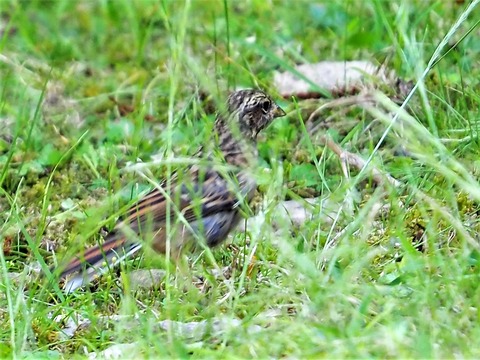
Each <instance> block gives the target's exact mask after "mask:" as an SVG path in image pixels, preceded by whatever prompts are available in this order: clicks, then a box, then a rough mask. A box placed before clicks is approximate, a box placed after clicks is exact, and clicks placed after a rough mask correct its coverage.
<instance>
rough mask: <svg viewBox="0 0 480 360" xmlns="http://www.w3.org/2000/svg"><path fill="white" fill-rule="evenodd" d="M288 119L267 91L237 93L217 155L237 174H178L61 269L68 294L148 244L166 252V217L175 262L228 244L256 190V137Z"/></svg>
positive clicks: (223, 118) (222, 119) (223, 121)
mask: <svg viewBox="0 0 480 360" xmlns="http://www.w3.org/2000/svg"><path fill="white" fill-rule="evenodd" d="M284 115H285V112H284V111H283V110H282V109H281V108H280V107H279V106H278V105H277V104H276V103H275V102H274V101H273V100H272V99H271V98H270V96H268V95H267V94H265V93H264V92H263V91H260V90H240V91H236V92H234V93H232V94H231V95H230V96H229V98H228V102H227V111H226V113H225V114H222V115H218V116H217V119H216V121H215V133H216V136H215V138H216V144H217V146H216V149H215V152H216V151H217V150H219V151H220V154H221V156H222V157H223V159H224V161H225V163H226V164H227V165H229V166H231V169H232V170H231V171H229V172H228V174H224V172H219V171H216V170H214V169H213V168H211V167H205V166H204V167H202V166H200V165H194V166H191V167H189V169H188V171H187V172H186V173H185V174H184V173H182V174H176V175H175V176H174V178H172V181H171V182H170V185H171V186H170V188H161V189H159V188H155V189H154V190H152V191H151V192H150V193H149V194H147V195H146V196H144V197H143V198H142V199H140V200H139V201H138V203H136V204H135V205H134V206H132V207H131V208H130V209H129V210H128V211H127V213H126V215H125V218H124V219H123V220H122V221H120V222H119V223H118V224H117V225H116V226H115V228H114V230H113V231H112V232H111V233H110V234H108V235H107V237H106V239H105V242H104V243H102V244H101V245H98V246H95V247H92V248H90V249H87V250H86V251H85V252H84V253H83V254H82V255H80V256H79V257H77V258H75V259H74V260H72V261H71V262H70V263H68V264H67V265H66V266H64V267H62V268H61V274H60V278H61V279H62V280H64V288H65V290H66V291H73V290H75V289H76V288H78V287H80V286H82V285H84V284H85V283H88V282H90V281H91V280H92V279H93V278H94V277H95V276H96V275H98V274H101V273H104V272H106V271H108V269H109V268H111V267H113V266H115V265H116V264H117V263H118V262H119V261H122V260H124V259H125V258H129V257H131V256H133V255H134V254H135V253H136V252H137V251H138V250H140V249H141V248H142V245H143V244H145V243H149V244H150V245H151V246H152V248H153V249H154V250H155V251H157V252H159V253H162V254H165V253H166V252H167V243H168V241H167V231H166V223H167V213H169V214H170V224H171V229H170V232H169V239H170V242H169V243H170V255H171V257H172V258H174V259H176V258H177V257H178V256H179V255H180V253H181V251H182V249H183V248H185V247H186V246H187V245H188V244H189V243H194V244H195V243H198V241H202V239H204V241H205V243H206V245H208V246H210V247H213V246H216V245H218V244H220V243H221V242H222V241H224V240H225V238H226V237H227V235H228V233H229V232H230V231H231V230H232V229H233V228H235V226H236V225H237V224H238V222H239V220H240V219H241V211H240V209H241V207H242V206H243V204H245V203H248V202H249V201H250V200H251V199H252V197H253V194H254V192H255V188H256V184H255V181H254V179H253V178H252V177H251V176H248V173H247V172H246V169H248V168H250V167H251V166H252V165H254V164H252V162H254V160H255V158H256V156H257V151H256V146H255V142H256V137H257V135H258V133H259V132H260V131H261V130H263V129H264V128H266V127H267V126H268V125H269V124H270V123H271V122H272V120H273V119H274V118H276V117H281V116H284ZM167 204H169V206H167ZM168 208H169V209H168ZM145 237H147V238H145ZM140 238H142V239H143V240H144V241H145V242H141V241H139V239H140Z"/></svg>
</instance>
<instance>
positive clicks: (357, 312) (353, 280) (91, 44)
mask: <svg viewBox="0 0 480 360" xmlns="http://www.w3.org/2000/svg"><path fill="white" fill-rule="evenodd" d="M467 7H468V4H462V2H461V1H443V0H438V1H413V0H412V1H400V0H399V1H381V0H366V1H361V0H358V1H353V0H352V1H325V2H324V3H313V2H306V1H305V2H301V1H288V0H285V1H274V2H269V1H260V0H258V1H256V0H250V1H245V2H240V1H235V2H233V1H232V2H228V1H224V2H222V1H213V0H211V1H207V0H202V1H200V0H198V1H190V2H189V1H187V2H182V1H143V0H138V1H127V0H119V1H103V0H102V1H83V2H74V1H68V0H65V1H40V0H38V1H33V0H32V1H13V0H12V1H8V0H4V1H2V2H0V241H1V243H0V245H1V246H2V250H3V251H1V252H0V279H1V283H0V358H9V357H14V358H25V357H26V358H68V357H72V356H77V357H80V356H84V355H85V354H86V353H87V352H100V351H102V350H104V349H106V348H109V347H110V346H112V345H114V344H130V343H134V344H135V345H134V347H133V348H129V349H126V348H125V349H124V350H123V352H122V357H145V358H146V357H175V358H179V357H187V356H192V357H209V358H213V357H215V358H243V357H249V358H250V357H255V358H266V357H274V358H279V357H299V358H306V357H310V358H314V357H315V358H316V357H326V358H343V357H354V358H360V357H362V358H386V357H395V358H398V357H401V358H404V357H405V358H413V357H415V358H432V357H436V358H440V357H441V358H446V357H471V358H473V357H478V356H479V355H480V345H479V343H478V339H479V338H480V325H479V324H480V321H479V320H480V310H479V307H478V299H479V298H478V297H479V296H480V293H479V286H478V284H479V283H480V244H479V242H478V230H479V229H480V226H479V216H478V214H479V207H478V202H479V200H480V186H479V183H478V178H479V176H480V170H479V164H480V162H479V160H478V154H479V151H480V147H479V145H480V141H479V138H478V133H479V126H480V122H479V119H478V115H479V111H478V108H479V105H478V104H479V101H480V86H479V84H480V83H479V79H480V70H479V69H480V66H479V59H480V56H479V53H480V38H479V37H478V36H477V35H478V29H476V28H475V27H476V25H477V19H478V18H479V15H480V13H479V11H480V8H479V7H478V6H477V7H476V8H475V9H474V10H473V12H472V13H471V14H470V15H469V16H468V17H467V18H465V19H462V20H461V21H459V22H458V23H457V24H458V26H457V27H454V24H455V23H456V22H457V20H458V19H459V18H460V17H461V16H462V15H465V10H466V9H467ZM449 32H450V33H449ZM447 34H448V36H447ZM443 40H445V41H446V46H445V47H443V48H442V49H441V51H442V52H441V53H440V54H439V55H441V56H440V57H438V58H437V59H440V61H438V62H435V64H432V63H430V65H434V66H433V67H432V68H431V69H430V71H428V72H427V73H425V74H424V72H425V70H426V69H429V68H430V66H428V64H429V60H430V59H431V56H432V55H433V54H434V52H435V50H436V49H437V46H438V45H439V44H440V43H441V42H442V41H443ZM449 49H452V50H451V51H448V50H449ZM323 60H369V61H372V62H375V63H377V64H380V63H384V64H385V65H386V66H388V67H389V68H390V69H392V70H394V71H395V74H396V75H395V76H396V77H397V78H398V79H399V81H400V82H401V83H405V84H406V83H407V82H408V81H412V83H413V84H414V85H418V88H417V91H416V92H415V93H414V95H413V97H412V98H411V99H409V101H408V104H406V107H405V111H399V109H398V106H397V105H395V104H394V103H393V102H391V101H390V100H388V99H387V98H385V97H382V96H380V95H379V93H375V95H374V96H375V97H376V99H377V102H375V103H368V104H357V105H354V106H340V105H339V106H332V107H330V108H328V109H326V110H324V111H322V112H321V117H322V119H323V118H325V119H327V118H328V119H329V121H328V126H323V127H322V126H320V127H318V126H317V127H316V129H317V130H316V132H315V133H313V132H310V131H309V129H312V128H313V127H312V126H310V125H312V124H309V123H308V122H307V121H306V120H307V119H308V116H309V114H311V113H312V112H313V111H314V110H315V109H317V108H318V107H319V106H320V105H321V104H324V103H325V102H328V101H331V99H308V100H298V99H284V100H280V102H281V104H282V106H283V107H284V108H285V109H286V110H288V117H286V118H283V119H280V120H278V121H277V122H275V123H274V124H273V125H272V126H271V127H270V128H269V129H268V130H267V131H266V132H265V134H264V135H263V136H262V139H261V141H260V144H259V150H260V155H261V157H262V161H261V169H258V173H259V178H260V179H259V183H260V186H259V188H260V190H261V192H262V193H263V196H262V197H261V198H259V199H258V201H257V202H256V203H255V208H256V210H257V211H259V212H260V213H261V214H262V216H263V217H264V219H265V220H264V221H262V222H260V223H256V224H255V225H253V226H252V227H249V228H248V231H247V232H244V233H242V232H237V233H236V234H235V235H234V236H233V237H232V238H231V239H229V244H225V245H223V246H221V247H219V248H217V249H214V250H213V251H212V254H211V255H213V257H212V256H209V254H205V253H194V254H192V255H190V256H189V263H188V269H191V271H188V272H182V273H178V274H177V273H176V269H175V268H174V267H173V266H171V265H168V264H165V259H162V258H161V257H158V256H155V255H153V254H151V253H150V252H148V251H147V252H146V254H145V255H144V256H142V258H141V259H138V260H135V261H132V262H130V263H128V264H125V266H123V267H122V269H120V270H119V271H118V272H114V273H112V274H111V275H108V276H104V277H102V278H101V279H100V280H99V282H98V284H97V285H95V286H94V287H91V288H88V289H85V290H82V291H77V292H75V293H74V294H70V295H65V294H63V293H62V292H61V291H60V290H59V288H58V287H56V286H54V285H53V282H52V281H50V280H51V277H50V275H51V274H50V273H49V271H48V268H49V266H51V265H53V264H57V263H59V262H61V261H62V259H65V258H68V257H69V256H73V254H75V253H77V252H78V251H79V250H80V249H83V248H84V247H85V246H87V245H88V244H93V243H95V242H97V241H101V238H102V237H101V236H102V232H103V230H102V228H105V229H110V228H112V226H113V225H114V223H115V221H116V219H117V218H118V217H119V216H121V214H122V211H123V210H124V209H125V207H126V206H128V203H129V202H130V201H131V200H132V199H134V198H135V197H136V195H137V194H138V193H140V192H142V191H143V190H145V189H146V188H148V186H150V184H149V181H148V179H150V180H153V181H155V182H157V181H158V180H159V179H162V178H164V177H166V176H168V174H169V173H170V172H171V171H173V170H175V167H176V163H175V161H173V160H171V159H172V156H173V155H175V156H176V157H182V158H185V157H188V156H191V155H192V154H194V153H195V151H196V150H197V149H198V147H199V146H201V145H202V143H204V142H205V139H206V138H207V136H208V135H209V132H210V131H211V126H212V123H213V119H214V112H215V111H214V109H215V108H220V107H221V104H222V101H223V100H224V99H225V96H226V94H227V92H228V91H229V90H232V89H234V88H235V87H261V88H263V89H266V90H267V91H268V92H269V93H271V94H272V95H273V96H274V97H275V98H279V95H278V93H277V89H275V87H274V86H273V82H272V79H273V74H274V71H285V70H288V69H292V67H294V66H295V65H296V64H300V63H317V62H319V61H323ZM381 90H382V91H383V92H384V93H386V94H387V95H389V96H391V97H392V98H393V95H392V93H395V91H393V90H391V89H388V88H386V89H385V88H382V89H381ZM372 93H373V92H372ZM340 95H341V94H340ZM337 96H338V94H337ZM349 96H350V95H349ZM392 119H395V121H392ZM314 121H317V122H321V121H322V120H321V119H320V118H317V119H316V120H314ZM318 129H320V130H318ZM324 134H328V136H329V137H330V138H332V139H334V140H335V141H336V142H337V143H338V144H340V145H341V147H342V148H343V149H344V150H348V151H349V152H350V153H354V154H357V155H359V156H360V157H362V158H363V159H368V158H371V163H370V164H371V165H372V166H374V167H375V168H376V169H378V170H379V171H380V172H381V173H383V174H389V175H391V176H393V177H394V178H395V179H397V180H398V181H399V183H397V184H396V185H395V186H392V185H391V184H389V183H386V184H379V183H376V182H374V181H373V180H372V177H371V176H370V173H369V171H362V172H359V171H358V169H356V168H355V167H353V166H349V171H350V174H349V177H348V178H346V177H345V176H344V174H343V173H342V170H341V163H340V160H339V158H338V157H337V156H336V155H335V154H334V153H333V152H332V151H330V150H329V149H328V148H326V147H324V146H323V144H322V143H321V142H320V141H319V136H320V135H324ZM383 137H385V139H383ZM380 140H382V141H381V142H380ZM383 140H385V141H383ZM377 145H379V146H377ZM152 157H153V158H152ZM139 161H142V162H143V163H144V164H143V165H144V166H143V167H141V174H143V175H141V174H139V173H138V172H136V171H132V166H131V164H134V163H137V162H139ZM264 169H268V171H265V170H264ZM155 179H157V180H155ZM307 196H308V197H318V200H317V202H316V203H315V204H314V205H309V208H311V210H312V212H313V214H314V216H313V218H312V219H308V220H306V221H304V222H303V223H302V224H301V225H298V226H291V225H289V224H288V221H279V223H280V224H281V225H285V228H283V227H282V226H279V225H278V222H277V223H276V222H275V220H276V219H275V218H276V216H277V213H276V212H275V210H274V209H275V207H276V206H277V205H278V204H279V202H280V201H283V200H285V199H297V200H299V199H301V198H302V197H307ZM306 206H307V205H306ZM137 268H141V269H148V268H151V269H158V268H161V269H166V271H167V276H166V278H165V279H164V280H163V281H161V282H159V283H158V284H157V285H156V286H154V287H153V288H148V289H137V290H136V289H134V286H133V285H134V284H132V283H131V282H130V281H129V277H128V274H129V273H130V272H131V271H133V270H135V269H137ZM35 269H37V270H39V269H41V270H40V272H42V273H43V272H45V273H47V274H48V275H47V276H44V277H39V276H37V275H36V272H35V271H34V270H35ZM37 272H38V271H37ZM117 274H119V276H117ZM72 319H73V320H72ZM80 320H81V321H87V322H86V323H83V325H82V326H80V327H78V328H77V327H76V326H74V325H72V324H74V323H75V321H80ZM164 320H172V321H176V322H178V323H176V324H177V327H170V328H168V329H167V330H163V329H162V328H161V324H163V325H164V324H166V323H165V322H162V321H164ZM201 321H206V327H205V329H204V330H205V331H203V332H199V333H196V334H194V335H192V334H190V336H188V334H186V333H187V331H186V330H185V329H184V330H185V331H184V332H183V336H182V334H179V331H178V329H179V328H180V327H181V326H182V324H183V325H184V324H186V323H193V322H201ZM65 328H73V329H74V330H75V331H74V333H73V334H66V333H65V331H64V329H65Z"/></svg>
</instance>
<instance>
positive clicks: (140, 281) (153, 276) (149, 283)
mask: <svg viewBox="0 0 480 360" xmlns="http://www.w3.org/2000/svg"><path fill="white" fill-rule="evenodd" d="M128 277H129V281H130V287H131V288H132V290H139V289H151V288H155V287H158V286H159V285H160V283H161V282H162V280H163V278H164V277H165V270H162V269H147V270H135V271H132V272H131V273H130V274H129V276H128Z"/></svg>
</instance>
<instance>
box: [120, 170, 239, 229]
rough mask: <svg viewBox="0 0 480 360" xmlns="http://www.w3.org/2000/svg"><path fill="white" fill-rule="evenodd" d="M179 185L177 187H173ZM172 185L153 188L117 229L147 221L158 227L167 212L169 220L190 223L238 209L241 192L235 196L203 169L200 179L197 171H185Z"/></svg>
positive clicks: (129, 211)
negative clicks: (166, 187) (185, 173)
mask: <svg viewBox="0 0 480 360" xmlns="http://www.w3.org/2000/svg"><path fill="white" fill-rule="evenodd" d="M180 182H181V185H176V184H178V183H180ZM176 184H172V186H171V187H170V189H172V190H168V189H164V188H161V189H159V188H155V189H153V190H152V191H151V192H150V193H148V194H147V195H146V196H144V197H143V198H141V199H140V200H139V201H138V202H137V203H136V204H135V205H133V206H132V207H131V208H130V209H129V210H128V211H127V213H126V216H125V218H124V220H123V221H122V222H121V223H119V225H118V227H122V226H125V225H128V226H129V227H130V228H131V229H132V230H137V229H138V228H139V227H140V226H141V225H144V224H147V222H151V224H153V226H154V227H159V226H162V224H164V223H165V222H166V219H167V212H169V214H170V219H171V220H173V219H175V218H179V219H180V221H182V220H183V219H182V217H183V218H184V221H187V222H189V223H191V222H194V221H196V220H199V219H202V218H206V217H209V216H211V215H214V214H216V213H220V212H224V211H232V210H233V209H234V208H235V207H236V206H238V202H239V197H242V196H243V194H242V193H243V192H242V191H240V194H235V192H234V191H232V190H231V186H230V184H229V183H228V181H227V180H225V179H224V178H223V177H221V176H220V175H219V174H218V173H217V172H215V171H213V170H206V171H204V172H203V174H202V175H201V176H200V175H199V172H198V171H195V172H188V173H187V175H186V176H185V178H182V179H177V182H176ZM239 185H240V186H241V185H242V184H241V182H240V183H239ZM168 204H169V206H168ZM168 207H170V209H168ZM179 214H181V216H179Z"/></svg>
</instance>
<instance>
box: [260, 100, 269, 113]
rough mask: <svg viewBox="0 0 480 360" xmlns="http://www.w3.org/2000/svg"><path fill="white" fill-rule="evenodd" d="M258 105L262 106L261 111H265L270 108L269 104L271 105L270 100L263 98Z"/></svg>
mask: <svg viewBox="0 0 480 360" xmlns="http://www.w3.org/2000/svg"><path fill="white" fill-rule="evenodd" d="M260 106H261V107H262V111H263V112H264V113H267V112H268V110H270V106H271V104H270V100H263V101H262V103H261V104H260Z"/></svg>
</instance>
